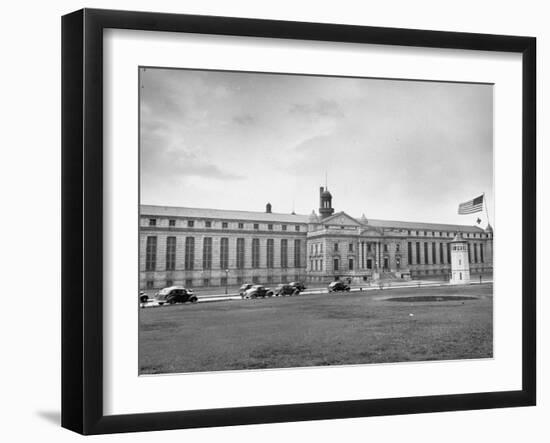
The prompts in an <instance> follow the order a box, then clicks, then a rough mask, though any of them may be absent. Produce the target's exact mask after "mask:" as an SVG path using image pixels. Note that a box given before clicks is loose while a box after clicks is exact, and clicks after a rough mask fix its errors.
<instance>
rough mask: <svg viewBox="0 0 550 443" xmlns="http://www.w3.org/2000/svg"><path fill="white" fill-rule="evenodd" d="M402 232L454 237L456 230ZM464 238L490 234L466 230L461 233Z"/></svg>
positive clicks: (486, 236)
mask: <svg viewBox="0 0 550 443" xmlns="http://www.w3.org/2000/svg"><path fill="white" fill-rule="evenodd" d="M402 232H407V235H414V236H419V235H424V236H425V237H428V236H432V237H437V236H439V237H454V236H455V235H456V234H457V233H456V232H450V231H449V232H448V231H411V230H407V231H406V230H405V229H403V230H402ZM462 235H463V236H464V237H466V238H490V237H491V235H490V234H486V233H482V232H466V233H463V234H462Z"/></svg>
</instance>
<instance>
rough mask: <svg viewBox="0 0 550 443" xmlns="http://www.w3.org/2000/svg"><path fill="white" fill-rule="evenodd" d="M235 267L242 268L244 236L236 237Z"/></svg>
mask: <svg viewBox="0 0 550 443" xmlns="http://www.w3.org/2000/svg"><path fill="white" fill-rule="evenodd" d="M237 269H244V238H238V239H237Z"/></svg>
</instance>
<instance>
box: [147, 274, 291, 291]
mask: <svg viewBox="0 0 550 443" xmlns="http://www.w3.org/2000/svg"><path fill="white" fill-rule="evenodd" d="M289 278H290V276H288V275H282V276H281V277H280V278H279V277H275V278H274V277H273V276H272V275H268V276H267V277H260V276H257V275H255V276H253V277H252V283H253V284H263V283H266V284H272V283H274V282H282V283H287V282H288V281H289ZM292 279H293V281H300V276H299V275H293V276H292ZM218 281H219V286H226V285H227V284H228V278H227V277H221V278H220V279H210V278H203V279H192V278H186V279H185V280H184V281H183V284H184V285H185V287H186V288H192V287H193V286H194V285H197V284H201V286H204V287H209V286H213V285H216V284H217V283H218ZM247 281H249V280H248V279H247ZM244 282H245V277H243V276H238V277H237V278H236V279H235V283H236V284H237V285H242V284H243V283H244ZM173 285H174V280H172V279H167V280H165V281H164V287H168V286H173ZM145 286H146V288H147V289H154V288H155V281H154V280H147V281H146V282H145Z"/></svg>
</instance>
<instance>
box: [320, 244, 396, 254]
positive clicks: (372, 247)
mask: <svg viewBox="0 0 550 443" xmlns="http://www.w3.org/2000/svg"><path fill="white" fill-rule="evenodd" d="M333 247H334V252H340V246H339V243H334V245H333ZM365 247H366V251H367V253H369V252H373V251H374V250H375V248H376V243H370V242H367V243H365ZM354 248H355V246H354V243H348V252H353V251H354ZM388 249H389V245H388V243H384V244H383V245H382V250H383V251H384V252H388ZM400 251H401V245H400V244H399V243H395V252H400ZM320 253H321V254H322V253H323V248H322V245H321V250H320Z"/></svg>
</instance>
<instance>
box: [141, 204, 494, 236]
mask: <svg viewBox="0 0 550 443" xmlns="http://www.w3.org/2000/svg"><path fill="white" fill-rule="evenodd" d="M139 206H140V215H148V214H147V213H146V212H144V211H142V208H144V207H150V208H165V209H178V210H181V209H190V210H194V211H219V212H224V211H227V212H240V213H243V214H270V215H271V216H277V215H283V216H286V217H288V216H296V218H299V217H304V218H305V219H306V221H302V220H296V223H303V224H308V223H309V217H311V214H307V215H306V214H293V213H285V212H263V211H246V210H243V209H219V208H218V209H216V208H193V207H189V206H171V205H148V204H140V205H139ZM313 211H315V210H313ZM339 214H345V215H347V216H348V217H350V218H351V219H353V220H355V221H356V222H358V223H359V224H361V225H363V222H361V217H352V216H351V215H349V214H347V213H346V212H345V211H338V212H335V213H334V214H331V215H330V216H329V217H327V218H332V217H335V216H336V215H339ZM151 215H156V216H158V215H159V214H151ZM179 217H182V216H181V215H180V216H179ZM183 217H184V216H183ZM204 218H213V217H204ZM258 221H261V220H258ZM323 222H324V220H323V219H320V220H319V223H315V224H322V223H323ZM371 222H374V223H376V222H382V223H385V224H388V225H389V226H387V227H388V228H391V227H394V228H397V229H405V228H403V227H402V226H397V225H395V226H391V224H392V223H397V224H401V223H409V224H411V225H418V226H417V227H418V228H421V227H425V228H426V229H431V230H438V229H439V228H434V227H428V226H426V225H438V226H440V227H441V229H448V230H452V231H455V230H457V228H468V229H475V230H479V231H480V232H485V229H483V228H480V227H479V226H475V225H455V224H449V223H438V222H421V221H404V220H383V219H377V218H372V219H371V218H368V217H367V224H370V223H371ZM285 223H290V222H285ZM382 228H384V227H382Z"/></svg>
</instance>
